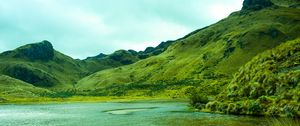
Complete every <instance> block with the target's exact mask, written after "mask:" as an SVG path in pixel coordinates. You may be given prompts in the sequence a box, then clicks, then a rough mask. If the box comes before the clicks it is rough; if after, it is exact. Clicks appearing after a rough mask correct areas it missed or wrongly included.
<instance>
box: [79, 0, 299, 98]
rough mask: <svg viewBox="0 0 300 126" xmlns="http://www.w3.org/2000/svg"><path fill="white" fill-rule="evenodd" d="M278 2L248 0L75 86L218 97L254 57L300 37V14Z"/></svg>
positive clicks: (125, 92) (103, 92)
mask: <svg viewBox="0 0 300 126" xmlns="http://www.w3.org/2000/svg"><path fill="white" fill-rule="evenodd" d="M279 5H280V1H279V0H277V3H273V2H271V1H269V0H245V2H244V7H243V9H242V10H241V11H238V12H234V13H232V14H231V15H230V16H229V17H227V18H225V19H223V20H221V21H219V22H218V23H216V24H213V25H211V26H208V27H205V28H202V29H199V30H196V31H194V32H192V33H191V34H189V35H187V36H185V37H183V38H182V39H178V40H176V41H175V42H173V43H172V44H171V45H170V46H169V47H168V48H167V50H166V51H164V52H163V53H161V54H159V55H156V56H152V57H149V58H147V59H144V60H140V61H138V62H136V63H134V64H131V65H127V66H122V67H118V68H113V69H108V70H103V71H99V72H97V73H94V74H92V75H90V76H87V77H85V78H83V79H81V80H80V81H79V82H78V84H77V85H76V87H77V88H78V89H79V90H85V91H91V92H93V94H98V95H171V96H174V97H177V96H180V94H184V93H185V92H186V91H185V90H187V89H189V88H188V87H190V86H195V87H200V88H201V91H202V92H205V93H206V94H207V95H216V94H218V93H219V92H220V91H222V89H223V88H224V87H226V85H227V84H228V83H229V82H230V80H231V79H232V78H233V75H234V73H236V72H238V70H239V68H240V67H241V66H243V65H245V64H246V63H247V62H249V61H250V60H251V59H252V58H253V57H255V56H256V55H258V54H260V53H262V52H264V51H265V50H269V49H272V48H274V47H276V46H278V45H280V44H281V43H283V42H286V41H288V40H293V39H296V38H297V37H300V35H299V33H298V31H300V10H299V9H297V8H294V7H289V6H288V7H287V6H279Z"/></svg>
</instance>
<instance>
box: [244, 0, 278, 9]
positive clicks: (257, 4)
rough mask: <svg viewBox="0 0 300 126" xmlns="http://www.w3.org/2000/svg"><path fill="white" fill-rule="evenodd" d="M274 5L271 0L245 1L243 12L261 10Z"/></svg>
mask: <svg viewBox="0 0 300 126" xmlns="http://www.w3.org/2000/svg"><path fill="white" fill-rule="evenodd" d="M273 5H274V4H273V3H272V2H271V0H244V3H243V8H242V10H260V9H263V8H266V7H270V6H273Z"/></svg>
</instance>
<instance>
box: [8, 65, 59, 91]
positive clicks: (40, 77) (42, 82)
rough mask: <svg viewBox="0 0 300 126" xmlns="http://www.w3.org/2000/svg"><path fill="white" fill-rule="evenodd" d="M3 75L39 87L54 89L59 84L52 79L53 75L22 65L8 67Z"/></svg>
mask: <svg viewBox="0 0 300 126" xmlns="http://www.w3.org/2000/svg"><path fill="white" fill-rule="evenodd" d="M3 74H5V75H8V76H10V77H13V78H16V79H19V80H22V81H25V82H27V83H30V84H33V85H34V86H37V87H53V86H54V85H55V84H57V83H58V80H57V79H56V78H54V77H52V75H50V74H48V73H46V72H44V71H42V70H39V69H36V68H31V67H28V66H26V65H21V64H17V65H13V66H6V68H5V69H4V71H3Z"/></svg>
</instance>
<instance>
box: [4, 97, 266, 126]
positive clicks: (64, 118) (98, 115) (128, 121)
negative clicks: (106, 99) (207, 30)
mask: <svg viewBox="0 0 300 126" xmlns="http://www.w3.org/2000/svg"><path fill="white" fill-rule="evenodd" d="M188 109H189V106H188V103H183V102H128V103H60V104H32V105H0V126H64V125H68V126H193V125H194V126H198V125H200V126H201V125H203V126H214V125H220V126H252V125H255V126H265V125H266V121H265V120H266V119H264V118H259V117H249V116H234V115H221V114H209V113H201V112H192V111H189V110H188Z"/></svg>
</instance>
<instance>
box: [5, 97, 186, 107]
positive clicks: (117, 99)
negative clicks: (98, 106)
mask: <svg viewBox="0 0 300 126" xmlns="http://www.w3.org/2000/svg"><path fill="white" fill-rule="evenodd" d="M5 99H6V100H5V101H2V102H1V101H0V105H11V104H18V105H22V104H59V103H105V102H116V103H117V102H121V103H122V102H188V101H189V100H188V99H187V98H170V97H138V96H137V97H130V96H122V97H117V96H73V97H68V98H48V97H37V98H12V97H8V98H5Z"/></svg>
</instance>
